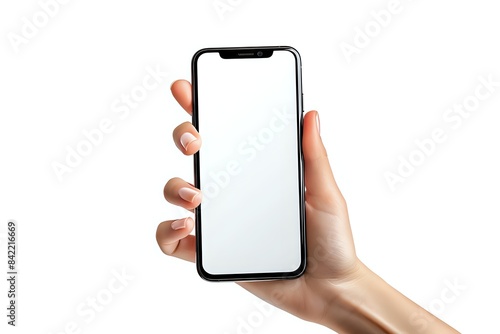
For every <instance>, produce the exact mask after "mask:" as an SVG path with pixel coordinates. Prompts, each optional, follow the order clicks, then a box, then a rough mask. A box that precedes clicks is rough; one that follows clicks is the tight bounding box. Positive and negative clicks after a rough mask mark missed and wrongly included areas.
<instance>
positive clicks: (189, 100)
mask: <svg viewBox="0 0 500 334" xmlns="http://www.w3.org/2000/svg"><path fill="white" fill-rule="evenodd" d="M170 90H171V91H172V95H173V96H174V98H175V100H176V101H177V102H178V103H179V104H180V106H181V107H182V108H184V110H186V111H187V113H188V114H189V115H191V114H192V112H193V94H192V91H191V83H190V82H189V81H187V80H183V79H181V80H176V81H174V82H173V83H172V86H170Z"/></svg>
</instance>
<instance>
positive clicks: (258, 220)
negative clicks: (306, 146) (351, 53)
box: [192, 46, 306, 281]
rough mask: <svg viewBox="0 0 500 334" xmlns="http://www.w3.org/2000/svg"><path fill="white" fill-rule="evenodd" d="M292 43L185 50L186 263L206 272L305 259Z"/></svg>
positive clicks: (285, 274) (268, 271) (211, 276)
mask: <svg viewBox="0 0 500 334" xmlns="http://www.w3.org/2000/svg"><path fill="white" fill-rule="evenodd" d="M301 68H302V66H301V60H300V55H299V53H298V52H297V50H295V49H294V48H292V47H288V46H275V47H269V46H266V47H236V48H209V49H202V50H199V51H198V52H196V53H195V55H194V56H193V59H192V86H193V125H194V126H195V128H196V129H197V130H198V131H199V133H200V135H201V140H202V146H201V149H200V151H199V152H198V153H196V154H195V156H194V169H195V186H196V187H197V188H199V189H201V191H202V194H203V200H202V202H201V205H200V206H199V207H198V208H196V210H195V221H196V224H195V234H196V263H197V270H198V273H199V274H200V276H201V277H202V278H204V279H206V280H209V281H240V280H272V279H285V278H296V277H299V276H300V275H302V274H303V273H304V271H305V268H306V235H305V202H304V164H303V156H302V145H301V143H302V120H303V107H302V78H301Z"/></svg>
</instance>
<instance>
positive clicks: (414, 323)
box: [156, 80, 457, 333]
mask: <svg viewBox="0 0 500 334" xmlns="http://www.w3.org/2000/svg"><path fill="white" fill-rule="evenodd" d="M171 91H172V94H173V96H174V98H175V99H176V100H177V102H178V103H179V105H180V106H181V107H182V108H183V109H184V110H185V111H186V112H187V113H188V114H190V115H191V112H192V90H191V84H190V83H189V82H188V81H185V80H177V81H175V82H174V83H173V84H172V86H171ZM185 133H190V134H191V135H192V136H194V137H191V136H189V135H188V136H187V137H189V138H190V141H189V144H188V145H183V144H182V142H181V137H182V136H183V135H184V134H185ZM184 138H186V136H184ZM173 139H174V142H175V144H176V146H177V147H178V148H179V150H180V151H181V152H182V153H184V154H185V155H187V156H191V155H193V154H194V153H196V152H197V151H198V150H199V149H200V148H201V146H202V140H201V137H200V135H199V134H198V132H197V131H196V129H195V128H194V127H193V125H192V124H191V123H190V122H185V123H182V124H180V125H179V126H177V127H176V128H175V130H174V131H173ZM184 142H186V140H184ZM302 148H303V152H304V163H305V184H306V197H305V198H306V217H307V221H306V229H307V247H308V266H307V269H306V272H305V273H304V275H302V276H301V277H300V278H298V279H294V280H276V281H261V282H239V283H237V284H239V285H240V286H242V287H243V288H245V289H246V290H248V291H249V292H251V293H253V294H255V295H256V296H258V297H259V298H261V299H263V300H265V301H267V302H269V303H270V304H272V305H275V306H277V307H279V308H281V309H283V310H285V311H287V312H289V313H291V314H294V315H295V316H297V317H299V318H302V319H304V320H307V321H311V322H315V323H318V324H321V325H324V326H326V327H328V328H331V329H332V330H335V331H337V332H339V333H438V332H439V333H457V331H456V330H454V329H453V328H451V327H450V326H448V325H447V324H445V323H444V322H443V321H441V320H439V319H438V318H436V317H434V316H433V315H432V314H430V313H428V312H427V311H426V310H424V309H423V308H421V307H420V306H418V305H417V304H415V303H413V302H412V301H411V300H409V299H408V298H406V297H405V296H404V295H402V294H401V293H399V292H398V291H397V290H395V289H394V288H392V287H391V286H390V285H389V284H387V283H386V282H385V281H384V280H382V279H381V278H380V277H379V276H377V275H376V274H375V273H373V272H372V271H371V270H370V269H368V268H367V267H366V266H365V265H364V264H363V263H362V262H361V261H360V260H359V259H358V257H357V255H356V251H355V247H354V241H353V237H352V232H351V227H350V223H349V215H348V212H347V205H346V202H345V199H344V197H343V196H342V193H341V192H340V190H339V188H338V186H337V183H336V182H335V178H334V176H333V173H332V169H331V167H330V163H329V160H328V156H327V153H326V150H325V147H324V146H323V142H322V140H321V136H320V126H319V115H318V112H317V111H310V112H308V113H307V114H305V116H304V123H303V140H302ZM182 188H188V189H190V190H191V191H186V190H185V189H184V190H181V191H180V189H182ZM179 191H180V192H181V194H182V195H183V196H182V197H181V196H180V194H179ZM197 194H198V195H197ZM164 195H165V199H166V200H167V201H168V202H170V203H172V204H174V205H178V206H180V207H183V208H185V209H188V210H193V209H194V208H196V207H197V206H198V205H199V204H200V202H201V197H202V196H201V194H200V191H199V190H198V189H196V188H195V187H194V186H193V185H192V184H190V183H188V182H186V181H184V180H182V179H180V178H172V179H170V180H169V181H168V182H167V184H166V185H165V188H164ZM183 197H184V198H183ZM186 199H187V200H186ZM193 228H194V221H193V219H191V218H181V219H178V220H167V221H164V222H162V223H161V224H159V226H158V229H157V232H156V239H157V241H158V245H159V246H160V249H161V250H162V251H163V252H164V253H165V254H167V255H170V256H174V257H177V258H180V259H183V260H187V261H191V262H194V261H195V252H196V249H195V248H196V245H195V237H194V236H193V235H190V232H191V231H192V230H193Z"/></svg>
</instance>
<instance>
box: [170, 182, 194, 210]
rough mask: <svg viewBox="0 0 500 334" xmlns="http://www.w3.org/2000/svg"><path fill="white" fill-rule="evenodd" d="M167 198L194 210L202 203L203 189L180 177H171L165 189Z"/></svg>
mask: <svg viewBox="0 0 500 334" xmlns="http://www.w3.org/2000/svg"><path fill="white" fill-rule="evenodd" d="M163 195H164V196H165V199H166V200H167V201H168V202H170V203H172V204H174V205H177V206H180V207H183V208H184V209H187V210H193V209H194V208H196V207H197V206H198V205H200V203H201V198H202V194H201V191H200V190H198V189H196V188H195V187H193V186H192V185H190V184H189V183H187V182H186V181H184V180H183V179H180V178H178V177H175V178H173V179H170V180H169V181H168V182H167V184H166V185H165V188H164V189H163Z"/></svg>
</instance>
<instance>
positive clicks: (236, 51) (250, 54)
mask: <svg viewBox="0 0 500 334" xmlns="http://www.w3.org/2000/svg"><path fill="white" fill-rule="evenodd" d="M274 51H288V52H291V53H292V54H293V55H294V57H295V65H296V66H295V73H296V76H295V78H296V83H295V84H296V85H295V86H296V105H297V138H298V140H299V142H298V143H297V167H298V172H299V173H298V177H299V182H298V184H299V189H298V191H299V203H298V205H299V215H300V217H299V218H300V248H301V263H300V265H299V267H298V268H297V269H296V270H295V271H292V272H268V273H232V274H211V273H208V272H207V271H206V270H205V269H204V268H203V263H202V258H203V257H202V240H203V239H202V232H201V224H202V222H201V212H202V205H201V204H200V205H199V206H198V207H196V208H195V210H194V212H195V238H196V268H197V271H198V274H199V275H200V276H201V278H203V279H205V280H207V281H215V282H219V281H259V280H275V279H293V278H298V277H300V276H301V275H302V274H303V273H304V272H305V269H306V262H307V260H306V259H307V254H306V253H307V246H306V228H305V224H306V216H305V185H304V157H303V153H302V127H303V113H304V110H303V93H302V62H301V58H300V54H299V52H298V51H297V50H296V49H294V48H293V47H290V46H262V47H220V48H204V49H201V50H199V51H197V52H196V53H195V54H194V55H193V58H192V61H191V75H192V76H191V83H192V106H193V111H192V123H193V126H194V127H195V128H196V130H197V131H199V120H198V71H197V62H198V59H199V57H200V56H202V55H203V54H205V53H219V54H220V55H221V57H222V58H266V57H271V56H272V54H273V52H274ZM261 53H262V54H261ZM194 186H195V187H196V188H198V189H200V152H199V151H198V152H197V153H195V154H194Z"/></svg>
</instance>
